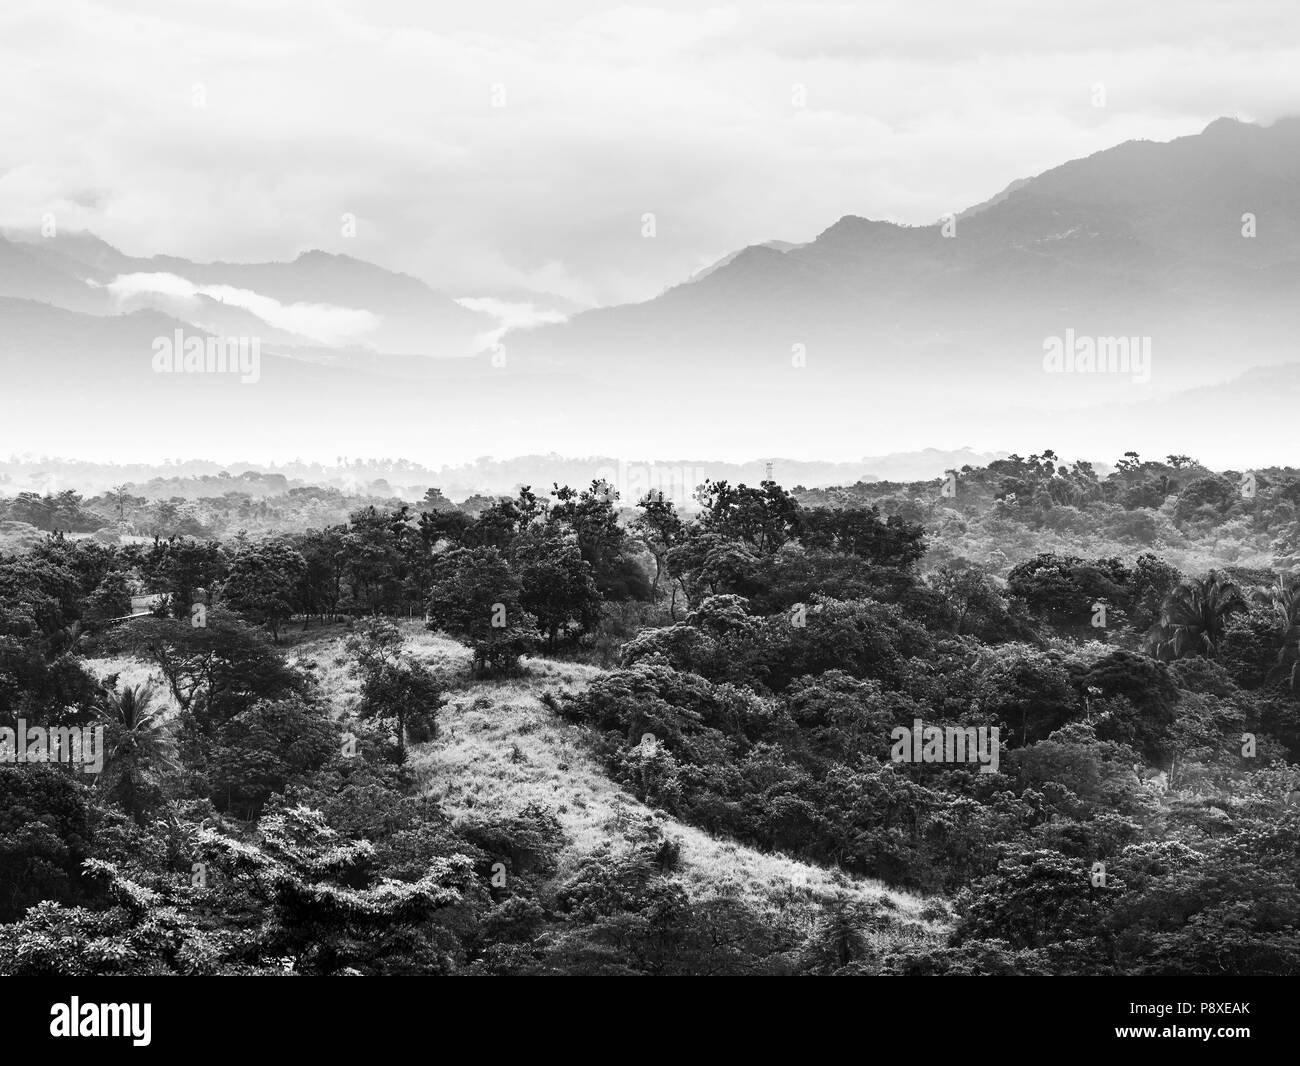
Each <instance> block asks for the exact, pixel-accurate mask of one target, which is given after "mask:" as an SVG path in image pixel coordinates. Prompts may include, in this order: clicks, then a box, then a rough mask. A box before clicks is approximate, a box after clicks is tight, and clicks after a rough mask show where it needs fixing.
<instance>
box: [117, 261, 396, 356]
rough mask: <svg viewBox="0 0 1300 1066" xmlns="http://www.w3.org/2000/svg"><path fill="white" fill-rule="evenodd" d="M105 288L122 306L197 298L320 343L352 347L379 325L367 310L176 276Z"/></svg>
mask: <svg viewBox="0 0 1300 1066" xmlns="http://www.w3.org/2000/svg"><path fill="white" fill-rule="evenodd" d="M105 288H107V289H108V291H109V292H111V293H112V294H113V296H114V297H115V298H116V299H118V300H119V301H121V302H123V303H125V302H126V301H128V300H130V299H131V298H132V297H138V296H145V295H153V294H157V295H160V296H168V297H172V298H179V299H182V300H190V301H194V302H195V303H197V302H198V298H199V297H200V296H207V297H209V298H210V299H213V300H218V301H220V302H221V303H225V304H230V305H232V306H234V307H239V308H242V309H243V310H245V311H248V312H250V313H252V314H254V315H256V316H257V317H258V318H260V319H261V320H262V321H263V322H266V323H267V324H268V325H271V326H274V327H275V328H276V329H283V330H287V331H288V332H290V333H296V334H298V335H299V336H302V337H307V338H308V339H310V340H314V341H319V342H320V343H321V344H329V345H338V344H352V343H357V342H359V341H361V340H364V338H365V337H366V335H367V334H369V333H371V332H372V331H373V330H374V329H375V327H376V326H378V324H379V317H378V316H377V315H375V314H373V313H372V312H370V311H365V310H357V309H355V308H351V307H336V306H334V305H332V304H309V303H291V304H284V303H281V302H280V301H279V300H276V299H273V298H272V297H270V296H262V295H261V294H259V293H256V292H253V291H252V290H250V289H238V288H235V287H234V286H232V285H196V284H195V283H194V282H192V281H189V280H187V279H186V278H182V277H180V276H178V275H176V274H168V273H135V274H119V275H118V276H117V277H116V278H114V279H113V280H112V281H111V282H109V283H108V284H107V285H106V286H105Z"/></svg>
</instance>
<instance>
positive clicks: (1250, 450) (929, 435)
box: [0, 119, 1300, 465]
mask: <svg viewBox="0 0 1300 1066" xmlns="http://www.w3.org/2000/svg"><path fill="white" fill-rule="evenodd" d="M1297 295H1300V119H1283V120H1279V121H1277V122H1275V123H1274V124H1273V125H1272V126H1268V127H1262V126H1256V125H1251V124H1248V123H1243V122H1238V121H1235V120H1231V119H1219V120H1216V121H1215V122H1213V123H1211V124H1210V125H1209V126H1208V127H1207V128H1206V129H1205V130H1204V131H1203V132H1202V133H1200V134H1196V135H1194V136H1188V137H1183V138H1179V139H1177V140H1174V141H1170V142H1149V141H1131V142H1126V143H1124V144H1121V145H1118V146H1116V147H1114V148H1111V149H1108V150H1106V151H1102V152H1099V153H1096V154H1095V155H1092V156H1089V157H1087V158H1085V159H1079V160H1074V161H1071V162H1067V163H1064V164H1063V165H1061V166H1058V167H1056V168H1054V169H1052V170H1049V171H1047V172H1045V173H1043V174H1039V175H1037V176H1033V177H1024V178H1019V179H1017V180H1016V181H1014V182H1012V183H1011V184H1010V185H1009V186H1008V187H1007V188H1006V189H1004V190H1003V191H1002V192H1001V193H999V194H998V195H996V196H994V197H992V198H990V199H989V200H987V201H985V202H984V203H981V204H977V205H975V206H973V207H970V208H967V209H965V210H962V211H957V212H955V213H954V214H953V215H952V216H950V217H947V218H945V219H941V220H938V221H936V222H935V223H934V224H932V225H929V226H903V225H898V224H896V223H892V222H889V221H883V220H878V219H870V218H866V217H860V216H857V215H846V216H844V217H843V218H841V219H839V220H838V221H836V222H834V223H833V224H831V225H829V226H828V227H827V228H826V229H825V230H823V231H822V232H821V233H820V234H818V235H817V236H816V237H815V239H813V240H811V241H807V242H805V243H801V244H795V243H788V242H781V241H768V242H766V243H764V244H758V245H754V246H751V247H748V248H744V249H740V250H738V251H736V252H733V253H732V254H730V255H728V256H726V257H724V258H723V259H721V260H720V261H718V262H716V263H715V264H713V265H712V266H711V267H709V268H706V269H705V270H703V271H700V272H698V273H697V274H695V275H694V276H692V277H690V278H688V279H685V280H684V281H683V282H682V283H681V284H679V285H676V286H674V287H672V288H669V289H668V290H666V291H665V292H664V293H662V294H661V295H659V296H658V297H656V298H654V299H652V300H649V301H646V302H644V303H640V304H631V305H621V306H614V307H605V308H597V309H593V310H589V311H584V312H581V313H577V314H573V315H572V316H570V317H569V318H567V320H565V321H563V322H561V323H557V324H547V325H539V326H535V327H533V328H529V329H512V330H509V331H508V332H506V333H505V336H504V339H503V341H501V343H495V338H496V336H499V330H497V331H496V332H495V333H494V332H493V330H494V327H496V326H497V325H498V323H497V321H496V320H495V319H494V318H493V317H492V316H490V315H488V314H485V313H481V312H477V311H473V310H470V309H469V308H468V307H466V306H464V305H462V304H460V303H457V302H456V301H455V300H454V299H452V298H451V297H450V296H449V295H447V294H444V293H439V292H436V291H434V290H433V289H431V288H430V287H428V286H427V285H425V284H424V283H423V282H421V281H419V280H418V279H416V278H413V277H410V276H409V275H404V274H399V273H394V272H392V271H388V270H385V269H383V268H382V267H379V266H375V265H373V264H369V263H366V262H363V261H361V260H359V259H354V258H351V257H349V256H345V255H335V254H329V253H326V252H323V251H306V252H304V253H302V254H301V255H299V256H298V257H297V258H295V259H293V260H292V261H290V262H286V263H277V262H271V263H245V264H240V263H198V262H193V261H190V260H186V259H179V258H175V257H171V256H165V255H155V256H151V257H148V258H140V257H133V256H129V255H126V254H124V253H123V252H121V251H119V250H117V249H116V248H113V247H112V246H111V245H109V244H107V243H106V242H104V241H102V240H100V239H99V238H97V237H95V236H93V235H91V234H87V233H72V234H59V235H57V236H51V237H42V236H40V235H39V234H36V233H9V234H8V235H7V236H6V237H5V238H0V388H3V399H2V400H0V403H3V408H0V414H2V415H3V423H2V424H3V426H4V429H5V432H4V434H3V436H2V437H0V450H6V451H11V452H46V453H51V454H64V455H72V454H83V455H90V456H93V455H99V454H104V452H105V449H107V450H108V451H109V452H111V453H115V454H120V456H121V457H122V458H124V459H125V458H140V459H151V458H155V457H163V456H172V455H176V454H182V453H183V454H210V455H219V456H229V457H248V458H254V457H256V458H264V459H279V460H283V459H286V458H290V457H295V456H299V457H307V458H326V457H328V458H332V457H333V456H335V455H337V454H339V453H340V452H347V453H350V454H374V455H378V454H402V455H407V456H409V457H411V458H413V459H416V460H418V461H421V462H426V463H438V464H444V463H458V462H466V461H469V460H471V459H473V458H475V457H477V456H481V455H485V454H495V455H503V454H529V453H537V452H543V453H544V452H552V451H554V452H562V453H566V454H571V455H590V454H592V453H594V452H601V453H605V454H611V455H625V456H633V455H641V456H656V455H658V456H663V455H665V454H698V455H708V456H712V457H715V458H717V459H720V460H721V459H727V460H743V459H752V458H753V457H755V456H762V455H785V456H791V457H794V458H803V459H812V458H821V459H842V460H852V459H853V458H854V457H856V456H862V455H867V454H872V453H878V454H884V453H891V452H901V451H907V450H918V449H921V448H924V447H927V446H931V445H933V446H937V447H940V448H949V449H951V448H956V447H959V446H962V445H966V444H969V445H970V446H971V447H973V448H975V449H978V450H981V451H987V452H992V451H1021V452H1025V451H1026V450H1033V449H1035V448H1041V447H1054V448H1056V449H1057V450H1058V451H1061V452H1066V453H1073V454H1079V455H1087V456H1089V457H1093V458H1113V457H1114V456H1115V455H1118V454H1119V453H1120V452H1122V451H1124V450H1128V449H1129V448H1134V449H1137V450H1144V451H1160V452H1161V454H1163V453H1164V452H1171V451H1183V452H1187V453H1188V454H1194V455H1197V456H1198V457H1199V458H1202V459H1203V460H1205V461H1207V462H1213V463H1216V464H1218V465H1234V464H1236V465H1249V464H1250V463H1251V462H1259V463H1264V462H1284V461H1291V462H1296V461H1300V441H1296V440H1295V438H1294V434H1291V433H1288V432H1283V427H1285V426H1286V425H1287V424H1288V420H1289V419H1293V415H1292V412H1293V410H1294V407H1295V403H1296V400H1297V399H1298V398H1300V366H1298V365H1297V363H1296V360H1297V358H1300V356H1298V355H1297V344H1296V338H1297V337H1300V300H1297V299H1296V297H1297ZM176 329H182V330H186V331H189V332H190V333H194V332H198V333H199V334H201V335H205V336H206V335H212V336H218V337H222V336H224V337H240V336H242V337H257V338H259V340H260V342H261V351H262V353H263V370H262V373H261V376H260V379H259V381H258V382H257V384H255V385H254V384H247V385H245V384H240V383H239V382H238V379H235V378H230V377H220V376H215V377H214V376H213V375H205V374H194V375H184V374H182V375H165V374H157V373H155V372H154V370H153V367H152V363H151V360H152V351H153V345H154V343H155V341H156V339H157V338H159V337H166V336H171V335H172V334H173V333H174V331H175V330H176ZM1110 338H1123V339H1124V343H1125V345H1126V346H1129V347H1126V348H1125V349H1122V350H1124V351H1126V352H1127V351H1130V350H1131V353H1132V354H1133V356H1134V358H1135V359H1136V357H1137V355H1138V353H1140V352H1146V353H1148V355H1149V364H1148V365H1147V366H1146V374H1145V376H1144V375H1142V374H1139V373H1136V372H1131V371H1132V368H1130V367H1129V366H1128V364H1127V362H1125V364H1124V366H1123V367H1122V369H1123V370H1124V371H1125V372H1094V371H1090V370H1088V369H1087V366H1088V364H1087V363H1086V362H1085V363H1083V364H1082V368H1077V367H1076V369H1075V370H1073V371H1071V372H1053V371H1052V370H1049V369H1045V364H1044V355H1045V352H1046V351H1047V350H1048V349H1049V348H1050V347H1051V346H1052V345H1053V344H1054V343H1055V344H1058V346H1059V344H1060V343H1062V342H1065V343H1067V344H1075V345H1077V344H1080V343H1082V344H1085V345H1087V344H1093V345H1094V346H1095V347H1097V348H1098V349H1099V350H1101V351H1106V350H1109V351H1110V352H1111V353H1112V355H1113V354H1114V353H1115V351H1116V350H1117V348H1116V347H1114V346H1113V345H1111V342H1110V340H1109V339H1110ZM1080 351H1082V349H1080ZM1103 362H1104V360H1103ZM196 419H199V420H201V425H202V429H201V430H199V429H197V428H196V422H195V420H196ZM195 432H203V433H208V434H216V435H218V436H217V439H216V441H215V442H213V446H210V447H197V446H194V444H193V442H192V441H190V440H187V438H188V437H190V436H191V435H192V434H193V433H195ZM669 442H671V444H670V443H669Z"/></svg>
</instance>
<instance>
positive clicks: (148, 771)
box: [96, 682, 174, 821]
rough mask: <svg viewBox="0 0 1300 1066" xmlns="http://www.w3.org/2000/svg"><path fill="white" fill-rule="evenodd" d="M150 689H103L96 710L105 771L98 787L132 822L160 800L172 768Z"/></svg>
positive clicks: (169, 747) (167, 739)
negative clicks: (162, 780)
mask: <svg viewBox="0 0 1300 1066" xmlns="http://www.w3.org/2000/svg"><path fill="white" fill-rule="evenodd" d="M154 694H155V693H154V687H153V684H152V683H149V682H146V683H145V684H143V685H134V686H132V685H124V686H122V688H121V689H120V690H119V689H118V688H117V687H116V685H111V684H110V685H106V686H105V688H104V694H103V697H102V699H101V700H100V704H99V707H98V708H97V710H96V718H98V719H99V721H101V722H102V723H103V724H104V728H105V737H104V768H103V772H102V774H101V777H100V782H99V783H100V786H101V787H102V788H104V789H105V790H106V792H107V794H108V796H109V798H110V799H113V800H116V801H117V802H118V803H119V804H121V806H122V809H123V810H124V811H126V813H127V814H129V815H130V816H131V817H132V818H134V819H135V820H136V821H143V819H144V815H145V813H146V811H147V810H148V809H149V807H150V806H151V805H152V804H153V803H154V801H155V800H157V799H158V798H160V797H161V794H162V790H161V789H160V788H159V786H158V781H159V779H160V778H161V777H162V776H163V774H164V773H165V772H166V771H168V770H170V769H172V768H173V766H174V762H173V758H172V748H173V744H172V740H171V738H170V737H169V736H168V735H167V733H166V731H165V729H164V727H163V721H162V709H161V708H158V707H155V706H154Z"/></svg>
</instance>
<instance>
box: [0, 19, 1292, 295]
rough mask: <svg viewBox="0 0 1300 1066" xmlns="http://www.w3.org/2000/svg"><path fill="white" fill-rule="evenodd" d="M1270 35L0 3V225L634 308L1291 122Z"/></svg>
mask: <svg viewBox="0 0 1300 1066" xmlns="http://www.w3.org/2000/svg"><path fill="white" fill-rule="evenodd" d="M1298 27H1300V17H1298V16H1297V14H1296V12H1295V9H1294V0H1279V2H1259V3H1243V2H1241V0H1235V2H1231V3H1228V2H1220V0H1214V2H1211V0H1188V2H1184V3H1179V4H1176V5H1174V4H1157V5H1142V4H1134V3H1132V2H1131V0H1122V2H1117V0H1099V2H1093V3H1089V4H1086V5H1084V4H1078V3H1072V2H1064V0H1032V2H1031V0H1026V2H1018V0H1007V2H1001V3H998V4H996V5H992V6H990V5H986V4H975V3H970V2H969V0H943V2H936V3H926V2H920V0H905V2H883V3H882V2H871V3H857V4H851V5H846V4H830V3H797V4H796V3H741V4H730V5H720V6H709V5H708V3H707V0H705V2H699V0H695V2H660V3H655V4H650V5H627V6H623V5H612V4H596V3H587V2H578V0H546V2H545V3H537V2H536V0H517V2H483V0H475V2H473V3H469V2H466V3H463V4H458V5H454V6H452V5H448V4H445V3H437V4H430V3H428V2H418V0H417V2H407V0H360V2H351V0H336V2H301V0H288V2H280V3H276V2H269V0H252V2H250V0H223V2H222V3H221V4H211V3H203V4H197V3H189V2H177V0H158V2H153V0H113V2H112V3H96V2H91V0H81V2H77V0H71V2H59V0H5V3H4V4H3V6H0V98H2V99H3V100H4V101H5V106H4V107H0V226H8V227H19V228H26V227H37V226H40V224H41V221H42V219H43V218H44V217H45V216H47V215H50V214H52V215H53V216H54V217H55V219H56V220H57V224H58V225H59V227H60V228H61V229H63V230H73V229H89V230H92V231H94V232H95V233H97V234H99V235H100V236H101V237H103V238H104V239H106V240H108V241H109V242H111V243H113V244H115V245H117V246H118V247H120V248H122V249H123V250H125V251H127V252H129V253H133V254H137V255H150V254H154V253H160V252H166V253H170V254H175V255H182V256H185V257H188V258H193V259H200V260H212V259H227V260H236V261H252V260H264V259H281V260H285V259H291V258H293V257H294V256H296V255H297V254H298V253H299V252H302V251H305V250H308V249H312V248H321V249H324V250H327V251H333V252H345V253H347V254H351V255H354V256H357V257H359V258H362V259H367V260H370V261H373V262H376V263H379V264H381V265H383V266H386V267H389V268H392V269H398V270H403V271H406V272H408V273H412V274H415V275H417V276H419V277H421V278H423V279H424V280H426V281H427V282H429V283H430V284H431V285H433V286H435V287H436V288H439V289H442V290H444V291H446V292H447V293H448V294H449V295H452V296H454V297H459V298H466V299H470V300H506V301H509V300H512V299H519V298H521V296H522V297H526V296H527V294H529V293H545V294H551V295H553V296H554V297H556V298H557V300H563V301H564V302H565V304H566V306H572V305H579V306H582V305H588V306H589V305H595V304H609V303H618V302H626V301H631V300H643V299H648V298H650V297H652V296H654V295H656V294H657V293H658V292H660V291H662V290H663V289H664V288H666V287H668V286H670V285H672V284H675V283H676V282H678V281H681V280H683V279H684V278H685V277H688V276H689V275H690V274H691V273H693V272H694V271H696V270H698V269H701V268H702V267H704V266H706V265H708V264H709V263H711V262H713V261H714V260H716V259H717V258H720V257H721V256H723V255H725V254H726V253H728V252H730V251H733V250H734V249H736V248H739V247H743V246H745V245H748V244H752V243H757V242H760V241H764V240H769V239H780V240H788V241H804V240H809V239H811V238H812V237H814V236H816V234H817V233H819V232H820V231H821V230H823V229H825V228H826V227H827V226H829V225H831V224H832V223H833V222H834V221H835V220H836V219H838V218H839V217H841V216H843V215H845V214H858V215H863V216H866V217H870V218H879V219H888V220H891V221H896V222H901V223H908V224H926V223H930V222H933V221H935V220H936V219H937V218H938V217H939V216H941V215H942V214H944V213H946V212H949V211H959V210H961V209H963V208H965V207H968V206H970V205H972V204H974V203H978V202H980V201H982V200H984V199H987V198H988V197H990V196H992V195H993V194H995V193H996V192H998V191H999V190H1000V189H1002V188H1003V187H1004V186H1005V185H1007V184H1008V183H1009V182H1011V181H1012V180H1014V179H1016V178H1019V177H1025V176H1029V175H1032V174H1036V173H1040V172H1041V171H1043V170H1046V169H1048V168H1050V167H1052V166H1055V165H1057V164H1059V163H1062V162H1064V161H1066V160H1068V159H1072V158H1078V157H1080V156H1084V155H1087V154H1089V153H1091V152H1094V151H1098V150H1101V149H1103V148H1107V147H1110V146H1112V145H1114V144H1117V143H1120V142H1122V141H1125V140H1129V139H1132V138H1146V139H1151V140H1168V139H1170V138H1172V137H1176V136H1181V135H1184V134H1189V133H1193V132H1197V131H1199V130H1200V129H1202V128H1203V127H1204V126H1205V125H1206V124H1207V123H1208V122H1209V121H1211V120H1212V119H1213V118H1215V117H1217V116H1219V115H1225V114H1226V115H1231V116H1235V117H1238V118H1241V119H1245V120H1250V121H1262V122H1269V121H1272V120H1273V119H1274V118H1276V117H1278V116H1279V115H1283V114H1292V113H1296V112H1297V110H1300V107H1298V106H1297V101H1300V32H1297V30H1298ZM649 215H652V216H653V233H654V236H653V239H647V237H645V236H643V234H644V233H645V232H646V231H647V216H649ZM349 217H350V218H352V219H354V220H355V222H354V224H352V225H349V224H348V218H349ZM352 231H355V235H350V234H351V233H352Z"/></svg>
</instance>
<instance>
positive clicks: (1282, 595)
mask: <svg viewBox="0 0 1300 1066" xmlns="http://www.w3.org/2000/svg"><path fill="white" fill-rule="evenodd" d="M1251 598H1252V599H1253V600H1254V601H1255V603H1257V604H1259V605H1260V606H1261V607H1264V608H1265V609H1267V610H1268V611H1269V613H1270V614H1271V615H1272V616H1273V622H1274V632H1275V633H1276V634H1277V637H1278V641H1279V643H1280V644H1281V647H1280V648H1279V649H1278V653H1277V666H1276V667H1275V671H1274V672H1275V674H1279V675H1281V676H1283V677H1285V678H1286V679H1287V682H1288V683H1289V684H1290V685H1291V687H1292V688H1295V685H1296V680H1297V678H1300V577H1293V578H1291V579H1290V580H1289V581H1288V580H1287V579H1286V578H1284V577H1282V576H1280V575H1279V577H1278V579H1277V583H1276V584H1275V585H1270V586H1268V587H1267V588H1258V589H1256V590H1255V593H1254V595H1253V596H1252V597H1251Z"/></svg>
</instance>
